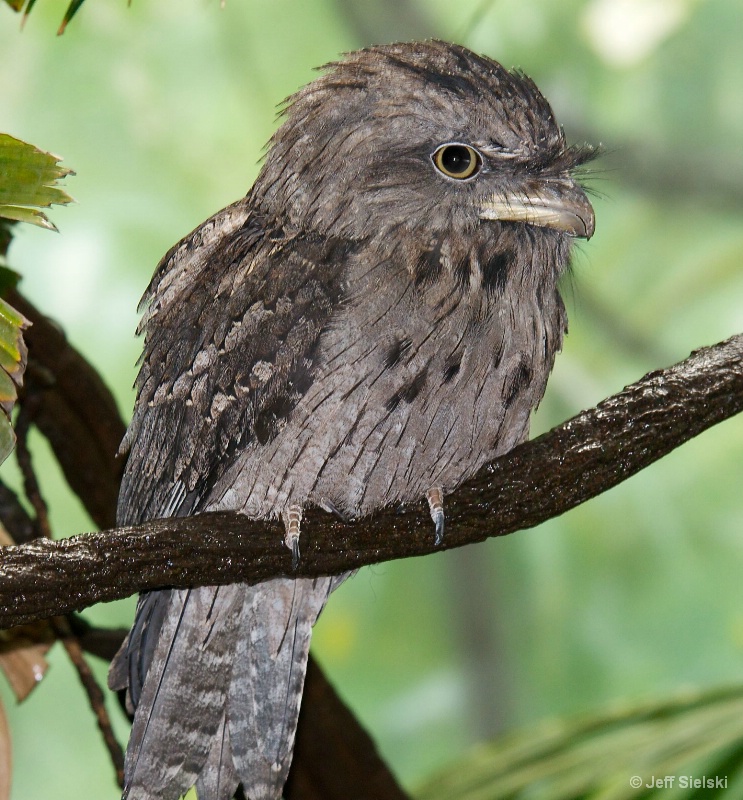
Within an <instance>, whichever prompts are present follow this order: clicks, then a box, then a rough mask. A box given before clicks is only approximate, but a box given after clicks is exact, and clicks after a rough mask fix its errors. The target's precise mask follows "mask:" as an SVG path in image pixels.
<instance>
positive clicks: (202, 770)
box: [109, 578, 338, 800]
mask: <svg viewBox="0 0 743 800" xmlns="http://www.w3.org/2000/svg"><path fill="white" fill-rule="evenodd" d="M337 585H338V579H332V578H316V579H310V578H302V579H297V580H292V579H287V578H280V579H276V580H272V581H267V582H266V583H261V584H258V585H256V586H248V585H246V584H233V585H230V586H220V587H204V588H200V589H188V590H168V591H161V592H151V593H149V594H147V595H143V596H142V598H141V599H140V603H139V606H138V608H137V618H136V620H135V623H134V627H133V628H132V631H131V633H130V634H129V637H128V639H127V641H126V642H125V643H124V645H123V646H122V649H121V650H120V651H119V653H118V654H117V657H116V659H115V660H114V663H113V664H112V666H111V672H110V673H109V686H110V687H111V688H112V689H122V688H124V687H128V697H129V698H130V702H131V704H132V706H133V707H136V711H135V715H134V724H133V726H132V732H131V737H130V740H129V746H128V748H127V752H126V761H125V788H124V795H123V800H177V798H178V797H180V796H181V795H183V794H185V793H186V791H188V789H190V788H191V786H193V785H194V784H195V785H196V789H197V792H198V795H199V800H229V798H231V797H232V796H233V794H234V792H235V789H236V788H237V785H238V783H241V784H242V786H243V789H244V791H245V794H246V796H247V797H249V798H250V800H278V799H279V798H280V797H281V792H282V789H283V786H284V783H285V781H286V777H287V775H288V772H289V766H290V764H291V756H292V749H293V746H294V734H295V731H296V726H297V717H298V715H299V706H300V702H301V697H302V687H303V685H304V675H305V670H306V667H307V655H308V652H309V647H310V637H311V632H312V626H313V625H314V623H315V621H316V619H317V617H318V615H319V614H320V611H321V610H322V608H323V606H324V605H325V602H326V600H327V598H328V595H329V593H330V591H331V590H332V589H333V588H334V587H335V586H337Z"/></svg>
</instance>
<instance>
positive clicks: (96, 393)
mask: <svg viewBox="0 0 743 800" xmlns="http://www.w3.org/2000/svg"><path fill="white" fill-rule="evenodd" d="M6 299H7V300H8V302H9V303H10V304H11V305H12V306H13V307H14V308H17V309H18V310H19V311H20V312H21V313H22V314H23V315H24V316H25V317H26V318H27V319H29V320H30V321H31V327H30V328H29V329H28V330H27V331H26V332H25V333H24V337H25V339H26V343H27V344H28V369H27V370H26V375H25V379H24V380H25V386H26V393H27V394H28V395H32V396H33V397H34V402H35V407H34V414H33V422H34V425H36V426H37V427H38V428H39V430H40V431H41V432H42V433H43V434H44V436H46V438H47V439H48V441H49V444H50V445H51V447H52V449H53V450H54V455H55V456H56V457H57V460H58V461H59V464H60V466H61V467H62V471H63V472H64V475H65V478H66V479H67V482H68V483H69V484H70V487H71V488H72V490H73V491H74V492H75V494H76V495H77V496H78V497H79V498H80V499H81V500H82V502H83V504H84V505H85V507H86V509H87V511H88V513H89V514H90V516H91V517H92V518H93V520H94V522H95V523H96V525H99V526H100V527H102V528H107V527H110V526H112V525H114V524H115V512H116V497H117V495H118V493H119V482H120V480H121V472H122V470H123V466H124V464H123V459H116V457H115V456H116V451H117V450H118V447H119V443H120V442H121V439H122V437H123V436H124V430H125V426H124V423H123V421H122V419H121V416H120V415H119V412H118V410H117V408H116V403H115V401H114V399H113V395H112V394H111V392H110V391H109V390H108V387H107V386H106V385H105V384H104V383H103V381H102V380H101V378H100V376H99V375H98V373H97V372H96V371H95V370H94V369H93V367H92V366H91V365H90V364H89V363H88V362H87V361H86V360H85V359H84V358H83V357H82V356H81V355H80V353H78V352H77V350H75V348H74V347H72V346H71V345H70V343H69V342H68V341H67V339H66V338H65V335H64V333H62V331H61V330H60V329H59V328H58V327H57V326H56V325H55V324H54V323H53V322H51V321H50V320H49V319H48V318H47V317H45V316H44V315H43V314H41V313H40V312H39V311H38V310H37V309H36V308H34V306H32V305H31V304H30V303H29V302H28V301H27V300H26V299H25V298H24V297H23V296H21V295H20V294H19V293H18V292H16V291H10V292H8V294H7V295H6Z"/></svg>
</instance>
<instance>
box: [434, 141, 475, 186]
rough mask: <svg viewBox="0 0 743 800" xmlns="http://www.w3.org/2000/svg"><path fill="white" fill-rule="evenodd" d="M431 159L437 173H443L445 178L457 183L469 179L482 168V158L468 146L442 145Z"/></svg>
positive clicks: (453, 143) (454, 143)
mask: <svg viewBox="0 0 743 800" xmlns="http://www.w3.org/2000/svg"><path fill="white" fill-rule="evenodd" d="M431 158H432V159H433V164H434V166H435V167H436V169H437V170H438V171H439V172H443V173H444V175H446V177H447V178H456V179H457V180H459V181H463V180H466V179H467V178H471V177H472V176H473V175H475V174H477V173H478V172H479V171H480V167H482V157H481V156H480V154H479V153H478V152H477V150H475V148H474V147H470V146H469V145H468V144H457V143H456V142H452V143H451V144H442V145H441V147H439V148H438V150H436V152H435V153H434V154H433V155H432V156H431Z"/></svg>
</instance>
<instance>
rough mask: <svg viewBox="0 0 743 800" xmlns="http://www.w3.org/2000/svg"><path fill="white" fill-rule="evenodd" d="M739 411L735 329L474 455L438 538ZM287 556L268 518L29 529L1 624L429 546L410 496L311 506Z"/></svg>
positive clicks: (616, 476) (617, 477)
mask: <svg viewBox="0 0 743 800" xmlns="http://www.w3.org/2000/svg"><path fill="white" fill-rule="evenodd" d="M741 410H743V335H739V336H735V337H732V338H731V339H728V340H726V341H724V342H721V343H719V344H717V345H714V346H712V347H706V348H703V349H701V350H698V351H695V352H694V353H692V355H691V356H690V357H689V358H688V359H686V360H685V361H682V362H680V363H679V364H676V365H674V366H672V367H669V368H668V369H666V370H661V371H656V372H651V373H649V374H648V375H646V376H645V377H643V378H642V379H641V380H639V381H638V382H637V383H634V384H632V385H631V386H628V387H627V388H626V389H624V390H623V391H621V392H619V393H618V394H616V395H614V396H612V397H610V398H608V399H607V400H604V401H603V402H602V403H600V404H599V405H598V406H597V407H596V408H593V409H590V410H588V411H583V412H582V413H580V414H578V415H577V416H576V417H574V418H573V419H571V420H568V421H567V422H565V423H564V424H563V425H560V426H559V427H557V428H554V429H553V430H552V431H550V432H548V433H546V434H544V435H543V436H541V437H539V438H538V439H535V440H533V441H531V442H527V443H526V444H524V445H521V446H520V447H518V448H516V449H514V450H513V451H511V452H510V453H509V454H507V455H506V456H504V457H502V458H500V459H498V460H497V461H495V462H494V463H493V464H491V465H488V466H487V467H485V468H483V469H482V470H481V471H480V473H479V474H478V475H477V476H476V477H475V478H474V479H472V480H470V481H468V482H467V483H466V484H464V485H463V486H461V487H460V488H459V489H458V490H457V491H456V492H455V493H454V494H453V495H451V496H450V497H449V498H448V499H447V504H446V513H447V531H446V536H445V539H444V543H443V545H442V547H443V548H451V547H460V546H462V545H464V544H470V543H473V542H479V541H483V540H484V539H486V538H488V537H491V536H503V535H506V534H509V533H513V532H514V531H516V530H520V529H523V528H530V527H533V526H535V525H538V524H539V523H540V522H543V521H544V520H546V519H549V518H551V517H555V516H558V515H560V514H562V513H564V512H565V511H568V510H569V509H571V508H574V507H575V506H577V505H579V504H580V503H582V502H584V501H585V500H588V499H589V498H591V497H594V496H596V495H597V494H600V493H601V492H604V491H606V490H607V489H609V488H611V487H612V486H615V485H616V484H618V483H620V482H621V481H623V480H625V479H626V478H628V477H630V476H631V475H634V474H635V473H637V472H639V471H640V470H641V469H643V468H644V467H646V466H648V465H649V464H651V463H653V462H654V461H656V460H658V459H659V458H661V457H662V456H664V455H666V454H667V453H669V452H670V451H671V450H673V449H674V448H676V447H678V446H679V445H681V444H683V443H684V442H686V441H688V440H689V439H691V438H693V437H694V436H696V435H697V434H699V433H701V432H702V431H704V430H706V429H707V428H709V427H710V426H712V425H715V424H716V423H718V422H721V421H722V420H724V419H727V418H728V417H731V416H733V415H734V414H737V413H738V412H739V411H741ZM302 544H303V547H302V559H301V562H300V564H299V567H298V569H297V570H296V571H292V569H291V553H290V552H289V551H288V550H287V549H286V548H285V547H284V545H283V536H282V533H281V527H280V525H278V524H276V523H266V522H260V521H255V520H248V519H246V518H244V517H241V516H240V515H238V514H233V513H217V514H201V515H197V516H194V517H190V518H187V519H164V520H155V521H153V522H151V523H147V524H145V525H140V526H132V527H127V528H119V529H114V530H108V531H103V532H100V533H91V534H84V535H80V536H74V537H72V538H69V539H63V540H60V541H54V542H52V541H34V542H31V543H29V544H26V545H21V546H18V547H8V548H4V549H3V551H2V554H1V556H0V625H2V626H10V625H17V624H20V623H23V622H28V621H30V620H33V619H37V618H39V617H45V616H50V615H54V614H64V613H68V612H70V611H73V610H78V609H81V608H84V607H86V606H88V605H91V604H92V603H96V602H101V601H107V600H114V599H116V598H120V597H126V596H127V595H130V594H133V593H135V592H139V591H143V590H148V589H154V588H158V587H164V586H178V587H185V586H198V585H209V584H223V583H232V582H235V581H248V582H257V581H261V580H265V579H267V578H271V577H275V576H277V575H289V574H291V575H298V576H311V575H327V574H334V573H338V572H343V571H346V570H351V569H357V568H359V567H361V566H364V565H367V564H375V563H379V562H381V561H388V560H390V559H394V558H405V557H409V556H420V555H426V554H428V553H431V552H434V551H435V550H436V549H437V548H436V546H435V544H434V540H433V532H432V525H431V521H430V518H429V517H428V514H427V513H426V511H425V510H424V508H423V504H421V505H420V506H416V507H413V508H409V509H406V510H404V511H396V510H394V509H388V510H386V511H384V512H381V513H379V514H375V515H373V516H370V517H367V518H364V519H362V520H358V521H357V522H354V523H350V524H348V523H343V522H340V521H338V520H336V519H334V518H333V517H331V516H330V515H328V514H326V513H324V512H322V511H319V510H310V511H308V513H307V514H306V517H305V520H304V521H303V527H302Z"/></svg>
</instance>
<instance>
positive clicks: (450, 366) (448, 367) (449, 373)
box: [442, 355, 462, 383]
mask: <svg viewBox="0 0 743 800" xmlns="http://www.w3.org/2000/svg"><path fill="white" fill-rule="evenodd" d="M461 368H462V358H461V356H460V355H456V356H449V358H447V359H446V363H445V364H444V375H443V380H442V382H443V383H451V382H452V381H453V380H454V378H456V377H457V375H458V374H459V370H460V369H461Z"/></svg>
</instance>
